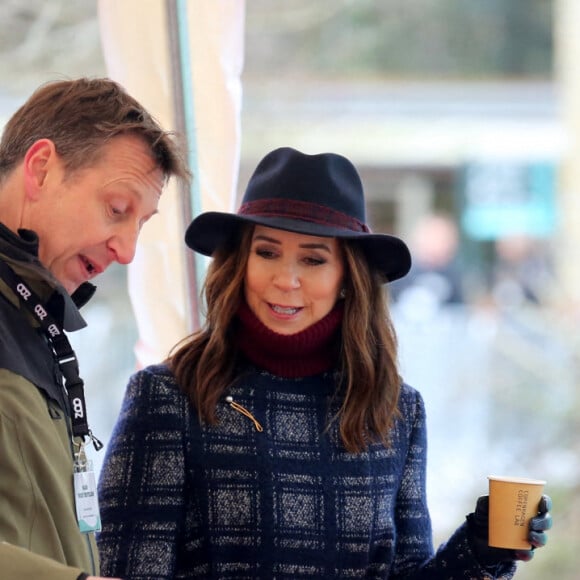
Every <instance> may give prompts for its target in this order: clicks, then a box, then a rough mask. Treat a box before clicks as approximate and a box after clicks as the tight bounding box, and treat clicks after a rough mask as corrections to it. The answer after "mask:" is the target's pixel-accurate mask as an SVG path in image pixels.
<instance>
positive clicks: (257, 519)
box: [99, 148, 551, 579]
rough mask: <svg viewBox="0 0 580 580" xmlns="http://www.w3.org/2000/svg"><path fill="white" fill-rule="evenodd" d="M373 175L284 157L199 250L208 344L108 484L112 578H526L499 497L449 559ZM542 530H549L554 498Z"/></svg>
mask: <svg viewBox="0 0 580 580" xmlns="http://www.w3.org/2000/svg"><path fill="white" fill-rule="evenodd" d="M365 222H366V220H365V209H364V195H363V188H362V184H361V182H360V179H359V176H358V174H357V172H356V169H355V168H354V167H353V165H352V164H351V163H350V161H348V160H347V159H346V158H344V157H342V156H340V155H335V154H332V153H326V154H320V155H305V154H303V153H300V152H298V151H296V150H294V149H290V148H281V149H277V150H275V151H273V152H271V153H269V154H268V155H267V156H266V157H265V158H264V159H263V160H262V161H261V163H260V164H259V165H258V167H257V169H256V171H255V172H254V174H253V176H252V177H251V179H250V181H249V184H248V188H247V190H246V193H245V196H244V200H243V203H242V205H241V207H240V209H239V211H238V213H237V214H235V215H232V214H227V213H219V212H209V213H204V214H201V215H200V216H198V217H197V218H196V219H194V220H193V222H192V223H191V225H190V226H189V228H188V230H187V233H186V242H187V244H188V246H189V247H190V248H192V249H193V250H195V251H197V252H200V253H201V254H204V255H207V256H212V257H213V261H212V263H211V265H210V267H209V270H208V274H207V279H206V283H205V299H206V308H207V318H206V321H205V324H204V327H203V328H202V329H201V330H200V331H198V332H196V333H194V334H193V336H191V337H190V338H189V339H187V340H186V341H185V342H184V343H183V344H181V345H180V346H179V347H178V348H177V349H176V350H175V351H174V353H173V354H172V356H171V357H170V358H169V359H168V360H167V361H166V362H165V363H164V364H163V365H159V366H153V367H149V368H147V369H145V370H143V371H141V372H138V373H137V374H136V375H134V376H133V377H132V379H131V381H130V383H129V386H128V391H127V394H126V398H125V401H124V404H123V409H122V412H121V415H120V418H119V422H118V424H117V426H116V428H115V432H114V434H113V439H112V441H111V444H110V446H109V449H108V452H107V457H106V459H105V463H104V467H103V471H102V477H101V482H100V494H101V496H100V497H101V505H102V520H103V532H102V534H101V535H100V538H99V547H100V550H101V558H102V562H103V564H102V565H103V569H104V571H106V573H107V574H111V575H119V576H121V577H123V578H132V579H137V578H192V577H200V578H237V579H241V578H248V579H249V578H264V579H265V578H277V579H282V578H284V579H290V578H293V579H295V578H357V577H358V578H363V577H364V578H391V579H394V578H429V579H433V578H445V579H453V578H496V577H497V578H510V577H511V576H512V575H513V572H514V570H515V563H514V562H515V560H516V559H518V558H519V559H529V557H530V555H531V553H532V552H531V551H529V552H524V553H518V554H516V553H515V552H513V551H509V550H491V549H489V548H487V541H486V540H485V538H486V533H487V517H486V508H487V506H486V501H485V498H482V499H480V501H479V502H478V508H477V509H476V511H475V513H474V514H471V515H470V516H469V517H468V521H467V522H466V523H464V524H463V525H462V526H461V527H459V529H458V530H457V532H456V533H455V534H454V536H453V537H452V538H451V540H450V541H449V542H447V544H446V545H444V546H442V547H441V548H440V549H439V551H438V553H437V554H436V555H434V554H433V548H432V539H431V523H430V518H429V512H428V509H427V504H426V497H425V469H426V465H425V464H426V433H425V412H424V408H423V401H422V399H421V396H420V394H419V393H418V392H417V391H415V390H414V389H412V388H411V387H409V386H407V385H405V384H404V383H402V381H401V379H400V377H399V375H398V373H397V351H396V338H395V333H394V330H393V327H392V324H391V321H390V319H389V316H388V310H387V304H386V299H385V294H384V287H383V285H384V283H385V282H388V281H392V280H395V279H397V278H400V277H401V276H404V275H405V274H406V273H407V272H408V270H409V268H410V264H411V261H410V256H409V252H408V250H407V247H406V245H405V244H404V243H403V242H402V241H401V240H399V239H398V238H395V237H392V236H389V235H384V234H372V233H371V232H370V230H369V228H368V227H367V225H366V223H365ZM540 508H541V509H540V513H539V515H538V518H537V520H535V521H534V524H533V526H534V529H533V530H530V538H531V541H532V542H533V543H534V545H535V546H539V545H543V543H545V532H544V530H545V529H547V528H548V527H549V526H550V521H551V520H550V515H549V513H548V508H549V498H547V497H545V498H543V500H542V505H541V506H540Z"/></svg>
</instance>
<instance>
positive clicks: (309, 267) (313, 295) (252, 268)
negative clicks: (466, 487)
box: [244, 226, 344, 334]
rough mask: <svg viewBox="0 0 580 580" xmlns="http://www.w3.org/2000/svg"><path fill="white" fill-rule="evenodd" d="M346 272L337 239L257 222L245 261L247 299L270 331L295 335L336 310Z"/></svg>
mask: <svg viewBox="0 0 580 580" xmlns="http://www.w3.org/2000/svg"><path fill="white" fill-rule="evenodd" d="M343 275H344V258H343V255H342V250H341V247H340V245H339V242H338V240H336V239H335V238H319V237H316V236H307V235H304V234H295V233H292V232H286V231H283V230H278V229H273V228H267V227H264V226H256V227H255V229H254V233H253V236H252V242H251V246H250V253H249V257H248V263H247V266H246V277H245V287H244V290H245V296H246V302H247V303H248V306H249V307H250V308H251V310H252V312H253V313H254V314H255V315H256V316H257V318H258V319H259V320H260V321H261V322H262V324H264V325H265V326H267V327H268V328H269V329H270V330H273V331H274V332H277V333H279V334H295V333H297V332H300V331H301V330H304V329H305V328H308V327H309V326H311V325H312V324H314V323H315V322H318V321H319V320H321V319H322V318H324V317H325V316H326V315H327V314H328V313H329V312H330V311H331V310H332V308H333V307H334V305H335V303H336V300H337V298H338V295H339V292H340V288H341V285H342V279H343Z"/></svg>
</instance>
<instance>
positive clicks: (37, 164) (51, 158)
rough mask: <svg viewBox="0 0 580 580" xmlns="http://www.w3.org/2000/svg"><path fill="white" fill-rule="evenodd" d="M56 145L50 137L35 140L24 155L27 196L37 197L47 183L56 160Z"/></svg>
mask: <svg viewBox="0 0 580 580" xmlns="http://www.w3.org/2000/svg"><path fill="white" fill-rule="evenodd" d="M56 157H57V154H56V147H55V145H54V143H53V142H52V141H51V140H50V139H39V140H38V141H35V142H34V143H33V144H32V145H31V146H30V147H29V148H28V151H26V154H25V155H24V167H23V172H24V185H25V189H26V196H27V197H28V198H29V199H37V198H38V196H39V195H40V194H41V193H42V189H43V186H44V185H45V183H46V179H47V176H48V172H49V169H50V167H51V166H52V165H54V162H55V160H56Z"/></svg>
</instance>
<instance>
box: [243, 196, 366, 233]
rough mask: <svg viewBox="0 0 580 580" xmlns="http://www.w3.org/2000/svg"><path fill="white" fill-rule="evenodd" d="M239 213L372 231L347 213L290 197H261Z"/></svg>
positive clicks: (354, 230)
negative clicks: (289, 198) (290, 198)
mask: <svg viewBox="0 0 580 580" xmlns="http://www.w3.org/2000/svg"><path fill="white" fill-rule="evenodd" d="M238 215H245V216H255V217H277V218H286V219H293V220H300V221H306V222H311V223H315V224H318V225H321V226H331V227H335V228H340V229H345V230H350V231H352V232H366V233H370V230H369V228H368V226H367V225H365V224H363V223H362V222H360V221H359V220H357V219H356V218H353V217H351V216H349V215H347V214H345V213H342V212H340V211H336V210H334V209H332V208H330V207H327V206H324V205H318V204H316V203H312V202H309V201H297V200H288V199H260V200H257V201H248V202H246V203H244V204H243V205H242V206H241V207H240V209H239V210H238Z"/></svg>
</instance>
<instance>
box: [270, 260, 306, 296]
mask: <svg viewBox="0 0 580 580" xmlns="http://www.w3.org/2000/svg"><path fill="white" fill-rule="evenodd" d="M274 284H275V285H276V286H277V287H278V288H280V289H281V290H285V291H288V290H296V289H297V288H300V276H299V273H298V270H297V268H296V267H295V266H293V265H291V264H283V265H282V266H281V267H280V268H279V269H278V271H277V272H276V274H275V276H274Z"/></svg>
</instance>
